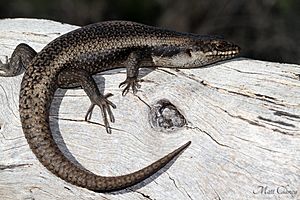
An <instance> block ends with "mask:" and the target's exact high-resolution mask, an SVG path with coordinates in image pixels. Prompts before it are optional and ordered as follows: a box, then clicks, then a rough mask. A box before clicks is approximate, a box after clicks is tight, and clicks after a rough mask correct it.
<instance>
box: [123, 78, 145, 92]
mask: <svg viewBox="0 0 300 200" xmlns="http://www.w3.org/2000/svg"><path fill="white" fill-rule="evenodd" d="M138 82H139V81H138V80H137V78H131V77H127V78H126V80H125V81H124V82H122V83H120V85H119V87H124V86H125V88H124V90H123V92H122V95H123V96H125V95H126V94H127V93H128V92H129V89H130V88H131V89H132V91H133V94H136V93H137V90H138V89H139V88H140V87H141V85H140V84H139V83H138Z"/></svg>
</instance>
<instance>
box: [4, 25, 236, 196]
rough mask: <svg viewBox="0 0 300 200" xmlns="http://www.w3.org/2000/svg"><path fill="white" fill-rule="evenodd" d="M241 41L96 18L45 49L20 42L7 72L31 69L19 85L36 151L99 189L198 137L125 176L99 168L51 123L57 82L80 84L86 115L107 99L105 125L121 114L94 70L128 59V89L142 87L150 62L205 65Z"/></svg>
mask: <svg viewBox="0 0 300 200" xmlns="http://www.w3.org/2000/svg"><path fill="white" fill-rule="evenodd" d="M239 52H240V47H239V46H238V45H236V44H233V43H232V42H229V41H225V40H223V39H222V38H220V37H215V36H209V35H198V34H194V33H186V32H177V31H173V30H169V29H165V28H159V27H154V26H149V25H144V24H140V23H136V22H130V21H106V22H99V23H95V24H90V25H87V26H84V27H81V28H78V29H76V30H73V31H71V32H68V33H66V34H64V35H61V36H59V37H58V38H56V39H54V40H53V41H52V42H50V43H49V44H47V45H46V46H45V47H44V48H43V49H42V50H41V51H40V52H38V53H37V52H36V51H35V50H34V49H33V48H31V47H30V46H29V45H27V44H25V43H21V44H19V45H18V46H17V47H16V48H15V50H14V52H13V54H12V56H11V58H10V59H9V60H8V59H7V61H6V62H5V63H2V62H1V63H0V76H15V75H19V74H21V73H22V72H23V71H25V73H24V75H23V78H22V82H21V89H20V97H19V112H20V119H21V124H22V129H23V132H24V134H25V137H26V139H27V142H28V144H29V146H30V148H31V150H32V152H33V153H34V154H35V156H36V157H37V159H38V160H39V161H40V162H41V163H42V165H43V166H45V167H46V168H47V169H48V170H49V171H51V172H52V173H53V174H55V175H56V176H58V177H60V178H61V179H63V180H64V181H66V182H69V183H71V184H74V185H76V186H79V187H83V188H87V189H89V190H92V191H96V192H110V191H116V190H121V189H125V188H127V187H130V186H133V185H135V184H137V183H139V182H141V181H143V180H144V179H146V178H148V177H150V176H151V175H153V174H155V173H156V172H157V171H159V170H160V169H161V168H163V167H164V166H165V165H166V164H167V163H169V162H170V161H171V160H172V159H174V158H175V157H176V156H178V155H179V154H180V153H181V152H182V151H183V150H184V149H186V148H187V147H188V146H189V145H190V144H191V141H189V142H187V143H186V144H184V145H182V146H181V147H179V148H178V149H176V150H174V151H173V152H171V153H169V154H168V155H166V156H164V157H162V158H161V159H159V160H157V161H156V162H154V163H153V164H150V165H149V166H147V167H145V168H143V169H141V170H138V171H135V172H133V173H130V174H126V175H121V176H100V175H96V174H94V173H92V172H90V171H89V170H87V169H83V168H81V167H79V166H77V165H76V164H74V163H73V162H72V161H70V160H69V159H68V158H67V157H66V156H65V155H64V154H63V153H62V151H61V150H60V149H59V147H58V145H57V144H56V143H55V141H54V139H53V136H52V133H51V130H50V125H49V109H50V105H51V102H52V100H53V98H54V93H55V91H56V90H57V89H58V88H67V89H68V88H74V87H81V88H82V89H83V90H84V91H85V93H86V94H87V96H88V97H89V99H90V101H91V105H90V107H89V108H88V111H87V113H86V116H85V120H87V121H88V120H89V119H90V117H91V113H92V111H93V109H94V107H95V106H98V107H100V109H101V114H102V118H103V121H104V125H105V128H106V132H108V133H111V128H110V125H109V123H113V122H114V121H115V119H114V116H113V113H112V109H111V108H116V105H115V104H114V103H112V102H111V101H110V100H108V98H109V97H111V96H112V94H111V93H108V94H102V93H101V92H100V91H99V89H98V87H97V85H96V83H95V81H94V79H93V77H92V75H94V74H96V73H99V72H103V71H107V70H111V69H115V68H120V67H126V74H127V76H126V80H125V81H124V82H122V83H121V84H120V85H119V87H124V90H123V92H122V95H123V96H125V95H126V94H127V93H128V91H130V90H132V91H133V93H134V94H135V93H136V92H137V90H138V88H139V87H140V84H139V81H140V80H138V74H139V69H140V68H144V67H165V68H176V69H177V68H200V67H202V66H206V65H209V64H212V63H216V62H219V61H222V60H226V59H230V58H233V57H235V56H236V55H237V54H238V53H239Z"/></svg>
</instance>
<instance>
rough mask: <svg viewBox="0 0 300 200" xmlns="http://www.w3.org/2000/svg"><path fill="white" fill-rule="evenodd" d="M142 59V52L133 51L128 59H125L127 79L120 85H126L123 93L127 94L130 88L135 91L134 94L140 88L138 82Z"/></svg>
mask: <svg viewBox="0 0 300 200" xmlns="http://www.w3.org/2000/svg"><path fill="white" fill-rule="evenodd" d="M140 61H141V53H140V52H136V51H135V52H132V53H131V54H130V55H129V56H128V58H127V60H126V61H125V63H124V64H125V66H126V74H127V77H126V80H125V81H123V82H122V83H120V85H119V87H125V88H124V89H123V92H122V95H123V96H125V95H126V94H127V93H128V92H129V90H130V88H131V89H132V91H133V94H136V93H137V90H138V88H140V87H141V86H140V84H139V83H138V82H139V80H138V74H139V64H140Z"/></svg>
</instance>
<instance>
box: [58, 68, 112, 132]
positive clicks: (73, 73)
mask: <svg viewBox="0 0 300 200" xmlns="http://www.w3.org/2000/svg"><path fill="white" fill-rule="evenodd" d="M58 86H59V87H61V88H71V87H78V86H81V87H82V89H83V90H84V91H85V93H86V94H87V95H88V97H89V98H90V101H91V105H90V107H89V109H88V111H87V113H86V115H85V120H86V121H88V120H90V118H91V116H92V112H93V109H94V107H95V106H96V105H97V106H99V107H100V109H101V114H102V118H103V121H104V125H105V128H106V132H107V133H111V129H110V127H109V122H108V118H109V120H110V122H112V123H113V122H115V118H114V116H113V113H112V111H111V108H110V106H111V107H112V108H116V106H115V104H113V103H112V102H111V101H109V100H108V98H109V97H111V96H112V95H113V94H111V93H108V94H106V95H103V94H101V93H100V91H99V89H98V87H97V84H96V83H95V80H94V79H93V77H92V76H91V75H90V74H89V73H88V72H87V71H84V70H79V69H76V70H75V69H68V70H64V71H62V72H61V73H60V74H59V76H58Z"/></svg>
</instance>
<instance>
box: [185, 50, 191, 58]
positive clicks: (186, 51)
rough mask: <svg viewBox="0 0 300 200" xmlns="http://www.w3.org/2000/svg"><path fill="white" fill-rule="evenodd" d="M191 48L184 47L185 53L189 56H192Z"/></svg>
mask: <svg viewBox="0 0 300 200" xmlns="http://www.w3.org/2000/svg"><path fill="white" fill-rule="evenodd" d="M191 52H192V49H186V50H185V53H186V54H187V55H188V56H189V57H192V53H191Z"/></svg>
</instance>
